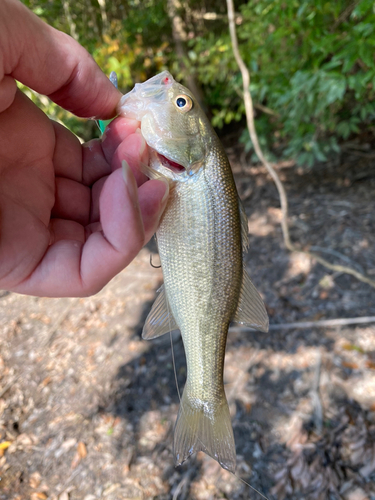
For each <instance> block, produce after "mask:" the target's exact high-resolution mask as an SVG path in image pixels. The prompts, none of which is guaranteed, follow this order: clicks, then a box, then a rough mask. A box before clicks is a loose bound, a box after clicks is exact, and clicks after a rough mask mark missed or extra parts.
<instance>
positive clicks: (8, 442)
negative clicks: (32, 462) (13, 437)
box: [0, 441, 12, 450]
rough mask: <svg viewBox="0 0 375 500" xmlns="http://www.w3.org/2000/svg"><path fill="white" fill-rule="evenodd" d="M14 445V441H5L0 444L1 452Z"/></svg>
mask: <svg viewBox="0 0 375 500" xmlns="http://www.w3.org/2000/svg"><path fill="white" fill-rule="evenodd" d="M11 444H12V441H3V442H2V443H0V450H6V449H7V448H9V446H10V445H11Z"/></svg>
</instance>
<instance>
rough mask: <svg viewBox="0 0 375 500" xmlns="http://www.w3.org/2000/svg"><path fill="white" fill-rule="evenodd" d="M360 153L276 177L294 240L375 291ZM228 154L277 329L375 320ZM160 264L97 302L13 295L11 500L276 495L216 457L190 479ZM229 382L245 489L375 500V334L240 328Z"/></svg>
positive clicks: (257, 276)
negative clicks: (157, 327) (291, 244)
mask: <svg viewBox="0 0 375 500" xmlns="http://www.w3.org/2000/svg"><path fill="white" fill-rule="evenodd" d="M355 146H356V145H354V146H353V148H352V149H350V150H349V151H347V152H346V153H345V155H342V156H341V158H338V159H337V161H336V164H335V163H334V162H332V164H331V165H330V166H329V168H328V169H327V168H326V167H325V168H323V167H322V168H320V167H319V166H317V167H316V168H315V169H314V170H313V171H311V172H303V171H302V170H300V169H298V168H296V167H293V166H292V165H290V164H288V163H280V164H279V165H278V167H277V168H278V171H279V174H280V175H281V177H282V179H283V181H284V182H285V187H286V189H287V192H288V195H289V203H290V225H291V228H292V229H291V233H292V238H293V240H294V241H298V242H299V243H300V245H301V247H302V248H307V247H308V246H311V247H312V249H313V250H314V251H315V252H317V253H319V255H321V256H323V257H325V258H326V259H328V260H329V261H331V262H336V263H340V264H342V265H349V266H354V267H355V268H357V269H358V270H362V271H364V272H366V273H367V274H368V275H369V276H370V277H372V278H373V279H375V251H374V248H375V219H374V213H375V201H374V200H375V195H374V192H375V170H374V168H373V166H372V164H373V160H371V155H370V157H368V155H367V153H364V152H363V151H362V152H361V150H360V149H357V150H356V149H355ZM228 154H229V157H230V159H231V162H232V165H233V169H234V172H235V177H236V181H237V184H238V188H239V192H240V195H241V198H242V199H243V201H244V204H245V207H246V211H247V215H248V218H249V229H250V236H249V238H250V251H249V255H248V257H247V265H248V269H249V273H250V275H251V277H252V279H253V281H254V283H255V284H256V286H257V288H258V289H259V291H260V292H261V293H262V295H263V297H264V299H265V303H266V305H267V309H268V312H269V316H270V323H271V324H272V325H280V324H284V323H291V322H295V321H306V320H313V321H316V320H320V319H330V318H350V317H358V316H375V290H374V289H373V288H371V287H370V286H369V285H366V284H364V283H361V282H359V281H358V280H356V279H355V278H353V277H350V276H348V275H345V274H342V273H337V272H335V273H334V272H331V271H329V270H327V269H325V268H324V267H322V266H321V265H319V264H317V263H316V262H315V261H314V260H311V259H309V258H308V257H306V256H304V255H303V254H293V255H291V254H290V253H288V252H287V251H286V250H285V248H284V246H283V243H282V236H281V230H280V226H279V221H280V209H279V202H278V196H277V192H276V189H275V187H274V186H273V183H272V181H271V180H270V178H269V177H268V176H267V175H266V173H265V171H264V170H263V168H261V167H259V166H251V167H249V166H246V159H245V158H244V157H243V155H242V154H241V151H240V150H237V149H236V148H235V147H229V148H228ZM241 158H242V160H240V159H241ZM328 249H329V251H328ZM150 253H151V254H152V255H153V262H154V264H157V263H158V257H157V255H156V248H155V244H154V243H153V242H151V244H150V245H148V247H146V248H144V249H143V250H142V251H141V252H140V254H139V255H138V257H137V258H136V259H135V260H134V262H133V263H132V264H131V265H130V266H129V267H128V268H127V269H126V270H125V271H123V272H122V273H121V274H120V275H119V276H117V277H116V278H115V279H114V280H113V281H112V282H111V283H110V284H109V285H108V286H107V287H106V288H105V289H104V290H103V291H101V292H100V293H99V294H98V295H96V296H95V297H91V298H87V299H47V298H35V297H25V296H20V295H17V294H14V293H7V292H3V293H2V294H1V296H0V311H1V314H0V471H1V472H0V475H1V481H0V500H28V499H30V500H37V499H41V500H43V499H47V498H48V499H51V500H52V499H54V500H57V499H59V500H68V499H70V500H97V499H105V500H122V499H132V500H135V499H139V500H141V499H160V500H164V499H165V500H167V499H173V500H177V499H180V500H183V499H192V500H208V499H219V498H227V499H257V500H258V499H260V498H261V496H260V495H259V494H257V493H256V492H254V491H253V490H251V489H250V488H249V486H247V485H245V484H244V483H243V482H241V481H240V479H238V478H237V477H234V476H232V475H231V474H230V473H229V472H226V471H224V470H222V469H221V468H220V466H219V465H218V464H217V463H216V462H214V461H213V460H212V459H211V458H209V457H207V456H205V455H204V454H203V453H199V454H198V455H197V456H194V457H192V458H191V459H189V460H188V461H187V462H186V463H185V464H184V465H183V466H181V467H179V468H177V469H176V468H175V467H174V465H173V459H172V453H171V445H172V433H173V425H174V421H175V418H176V414H177V410H178V404H179V402H178V396H177V391H176V386H175V380H174V374H173V367H172V357H171V344H170V339H169V336H164V337H161V338H160V339H157V340H154V341H150V342H146V341H143V340H142V339H141V336H140V334H141V330H142V326H143V323H144V320H145V317H146V315H147V313H148V311H149V310H150V307H151V304H152V302H153V300H154V298H155V293H156V290H157V289H158V287H159V286H160V284H161V283H162V274H161V271H160V269H154V268H152V267H151V266H150V263H149V258H150ZM173 340H174V354H175V359H176V366H177V376H178V382H179V385H180V387H183V384H184V379H185V375H186V369H185V359H184V352H183V346H182V342H181V338H180V336H179V334H178V333H174V334H173ZM225 383H226V393H227V397H228V401H229V405H230V411H231V416H232V422H233V428H234V434H235V440H236V446H237V456H238V465H237V474H238V476H239V477H240V478H243V479H244V480H245V481H247V482H248V483H250V484H251V485H252V486H253V487H254V488H257V489H258V490H259V491H260V492H261V493H262V494H263V495H265V496H266V497H268V498H269V499H277V500H283V499H288V500H297V499H306V500H310V499H311V500H314V499H319V500H326V499H327V500H336V499H343V500H375V324H363V325H358V326H347V327H334V328H333V327H332V328H321V327H313V328H306V329H295V328H294V329H293V328H291V329H286V330H281V329H272V330H270V333H269V334H267V335H266V334H262V333H260V332H256V331H243V330H241V329H239V328H237V327H236V326H234V327H233V329H232V330H231V331H230V333H229V336H228V347H227V354H226V360H225Z"/></svg>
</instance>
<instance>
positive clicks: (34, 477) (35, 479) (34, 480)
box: [29, 472, 42, 489]
mask: <svg viewBox="0 0 375 500" xmlns="http://www.w3.org/2000/svg"><path fill="white" fill-rule="evenodd" d="M41 479H42V477H41V475H40V474H39V472H34V473H33V474H31V476H30V480H29V485H30V487H31V488H33V489H35V488H37V487H38V486H39V485H40V481H41Z"/></svg>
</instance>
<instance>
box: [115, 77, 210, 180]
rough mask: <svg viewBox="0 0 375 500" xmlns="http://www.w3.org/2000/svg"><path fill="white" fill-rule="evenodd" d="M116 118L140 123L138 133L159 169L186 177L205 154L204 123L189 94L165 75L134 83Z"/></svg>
mask: <svg viewBox="0 0 375 500" xmlns="http://www.w3.org/2000/svg"><path fill="white" fill-rule="evenodd" d="M118 112H119V115H121V116H125V117H127V118H132V119H135V120H138V121H140V122H141V132H142V135H143V137H144V139H145V141H146V143H147V145H148V146H149V147H150V148H151V149H152V153H153V155H151V156H153V157H154V159H155V158H156V157H157V161H158V163H159V166H161V169H163V168H168V169H169V170H172V171H173V172H174V174H181V175H184V176H186V175H187V176H189V175H191V174H192V173H194V172H197V171H198V170H199V169H200V167H201V166H202V164H203V161H204V158H205V156H206V153H207V149H208V143H209V140H210V135H209V134H208V131H209V130H210V125H209V123H208V120H207V118H206V116H205V114H204V113H203V111H202V109H201V108H200V106H199V104H198V103H197V101H196V99H195V97H194V96H193V94H192V93H191V92H190V90H188V89H187V88H186V87H184V86H183V85H181V84H179V83H177V82H176V81H175V80H174V78H173V77H172V75H171V74H170V73H169V72H168V71H163V72H162V73H160V74H159V75H156V76H154V77H153V78H150V79H149V80H147V81H146V82H144V83H137V84H136V85H135V87H134V89H133V90H131V91H130V92H129V93H127V94H126V95H124V96H123V97H122V98H121V101H120V103H119V106H118Z"/></svg>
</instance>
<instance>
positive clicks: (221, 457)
mask: <svg viewBox="0 0 375 500" xmlns="http://www.w3.org/2000/svg"><path fill="white" fill-rule="evenodd" d="M210 406H212V408H210ZM197 451H204V452H205V453H207V455H210V456H211V457H212V458H213V459H214V460H216V461H217V462H219V464H220V465H221V466H222V467H223V469H227V470H229V471H230V472H233V473H234V472H235V469H236V447H235V444H234V437H233V429H232V424H231V419H230V414H229V408H228V403H227V400H226V397H225V393H224V390H223V391H222V397H221V400H220V402H219V404H218V405H216V404H215V405H214V406H213V405H211V404H210V403H205V402H203V401H201V400H199V399H198V398H194V397H192V396H191V394H190V391H189V387H188V386H186V387H185V390H184V392H183V395H182V398H181V404H180V409H179V412H178V416H177V420H176V425H175V430H174V443H173V455H174V460H175V464H176V465H181V464H182V463H183V462H185V460H187V459H188V458H189V456H190V455H192V454H193V453H195V452H197Z"/></svg>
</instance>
